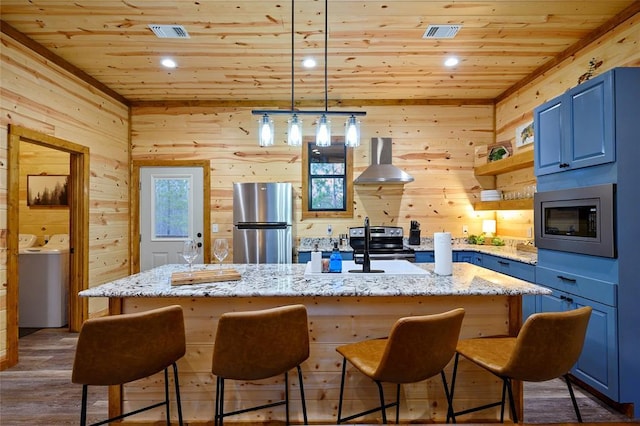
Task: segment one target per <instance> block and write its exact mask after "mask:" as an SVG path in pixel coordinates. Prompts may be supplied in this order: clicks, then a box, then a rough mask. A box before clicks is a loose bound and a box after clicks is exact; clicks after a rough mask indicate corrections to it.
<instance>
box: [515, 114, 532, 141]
mask: <svg viewBox="0 0 640 426" xmlns="http://www.w3.org/2000/svg"><path fill="white" fill-rule="evenodd" d="M530 143H533V121H532V122H530V123H527V124H523V125H522V126H518V128H517V129H516V147H518V148H519V147H521V146H525V145H529V144H530Z"/></svg>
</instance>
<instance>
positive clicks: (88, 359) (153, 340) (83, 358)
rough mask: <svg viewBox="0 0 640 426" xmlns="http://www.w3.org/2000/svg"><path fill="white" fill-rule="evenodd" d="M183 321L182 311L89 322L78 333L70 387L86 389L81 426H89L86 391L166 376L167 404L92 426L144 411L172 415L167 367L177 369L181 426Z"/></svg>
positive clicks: (165, 309)
mask: <svg viewBox="0 0 640 426" xmlns="http://www.w3.org/2000/svg"><path fill="white" fill-rule="evenodd" d="M185 349H186V345H185V332H184V318H183V313H182V308H181V307H180V306H177V305H176V306H168V307H163V308H159V309H153V310H150V311H147V312H141V313H134V314H122V315H113V316H108V317H101V318H94V319H90V320H87V321H86V322H85V323H84V324H83V325H82V328H81V329H80V334H79V336H78V345H77V347H76V353H75V359H74V361H73V371H72V375H71V381H72V382H73V383H77V384H81V385H82V409H81V413H80V424H81V425H82V426H84V425H86V421H87V388H88V386H89V385H92V386H111V385H122V384H125V383H129V382H133V381H134V380H138V379H142V378H145V377H149V376H151V375H152V374H155V373H158V372H160V371H163V370H164V390H165V399H164V401H162V402H158V403H155V404H152V405H149V406H146V407H143V408H139V409H136V410H134V411H131V412H129V413H125V414H121V415H118V416H115V417H112V418H110V419H108V420H104V421H101V422H98V423H94V424H93V425H94V426H95V425H101V424H106V423H110V422H112V421H115V420H119V419H122V418H124V417H128V416H131V415H134V414H138V413H140V412H142V411H147V410H151V409H153V408H157V407H161V406H165V408H166V421H167V425H170V424H171V414H170V412H169V372H168V368H169V366H172V367H173V375H174V382H175V392H176V400H177V404H178V419H179V423H180V425H182V407H181V404H180V386H179V383H178V367H177V365H176V361H177V360H178V359H180V358H182V356H184V354H185Z"/></svg>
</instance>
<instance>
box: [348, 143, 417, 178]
mask: <svg viewBox="0 0 640 426" xmlns="http://www.w3.org/2000/svg"><path fill="white" fill-rule="evenodd" d="M409 182H413V176H411V175H410V174H408V173H406V172H405V171H404V170H402V169H400V168H398V167H396V166H394V165H393V164H391V138H371V165H370V166H369V167H367V168H366V169H365V171H364V172H362V174H361V175H360V176H358V177H357V178H356V180H355V181H353V183H355V184H356V185H371V184H405V183H409Z"/></svg>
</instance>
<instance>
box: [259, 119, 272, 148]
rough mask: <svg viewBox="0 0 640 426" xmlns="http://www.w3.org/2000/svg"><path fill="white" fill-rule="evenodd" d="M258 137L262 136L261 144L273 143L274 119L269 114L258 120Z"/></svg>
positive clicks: (268, 144) (269, 144)
mask: <svg viewBox="0 0 640 426" xmlns="http://www.w3.org/2000/svg"><path fill="white" fill-rule="evenodd" d="M258 137H259V138H260V140H259V142H260V146H271V145H273V138H274V135H273V120H272V119H271V118H269V115H267V114H264V115H263V116H262V118H261V119H260V120H258Z"/></svg>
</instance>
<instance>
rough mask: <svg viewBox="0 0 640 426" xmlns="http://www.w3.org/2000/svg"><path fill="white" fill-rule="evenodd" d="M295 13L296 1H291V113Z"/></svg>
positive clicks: (292, 107) (292, 108)
mask: <svg viewBox="0 0 640 426" xmlns="http://www.w3.org/2000/svg"><path fill="white" fill-rule="evenodd" d="M295 11H296V0H291V111H294V110H295V108H294V99H295V98H294V90H295V89H294V88H295V83H294V73H295V67H294V65H293V62H294V60H295V59H294V54H293V46H294V42H295V33H296V32H295V28H296V27H295Z"/></svg>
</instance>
